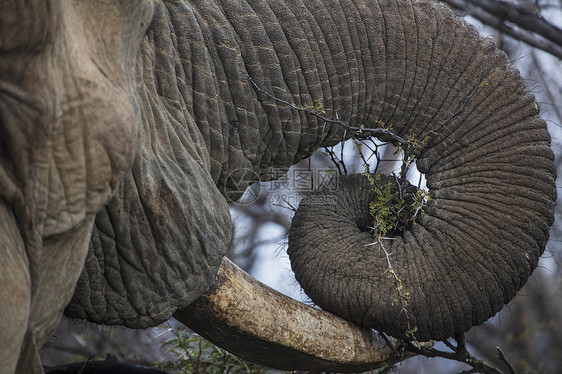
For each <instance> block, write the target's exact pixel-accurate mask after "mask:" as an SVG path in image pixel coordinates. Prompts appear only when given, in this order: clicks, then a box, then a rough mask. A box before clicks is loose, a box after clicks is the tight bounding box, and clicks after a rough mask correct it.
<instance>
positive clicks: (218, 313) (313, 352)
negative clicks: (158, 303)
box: [174, 257, 408, 372]
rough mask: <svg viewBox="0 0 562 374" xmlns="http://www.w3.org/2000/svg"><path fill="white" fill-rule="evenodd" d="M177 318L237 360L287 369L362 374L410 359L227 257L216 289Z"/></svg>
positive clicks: (373, 335) (179, 312) (374, 335)
mask: <svg viewBox="0 0 562 374" xmlns="http://www.w3.org/2000/svg"><path fill="white" fill-rule="evenodd" d="M174 317H175V318H176V319H178V320H179V321H180V322H182V323H184V324H186V325H187V326H189V327H190V328H191V329H192V330H194V331H195V332H197V333H198V334H200V335H201V336H203V337H204V338H205V339H207V340H209V341H211V342H214V343H217V344H218V343H219V342H220V345H221V347H223V348H225V349H227V350H228V351H230V352H232V353H234V354H235V355H237V356H240V357H242V358H244V359H247V360H249V361H252V362H255V363H258V364H262V365H266V366H268V367H273V368H276V369H281V370H313V371H339V372H357V371H365V370H369V369H376V368H379V367H381V366H385V365H389V364H391V363H392V362H396V361H401V360H403V359H404V358H405V357H408V354H406V356H403V355H397V354H396V353H394V352H395V351H393V350H392V348H391V347H389V346H388V345H387V343H386V342H385V340H384V339H383V338H382V337H380V336H379V335H378V334H377V333H376V332H374V331H373V330H371V329H369V328H362V327H359V326H358V325H356V324H354V323H352V322H349V321H346V320H344V319H342V318H340V317H337V316H335V315H333V314H330V313H328V312H325V311H323V310H320V309H315V308H313V307H310V306H308V305H306V304H303V303H301V302H298V301H296V300H294V299H291V298H290V297H288V296H285V295H283V294H281V293H279V292H277V291H275V290H273V289H271V288H270V287H268V286H266V285H264V284H263V283H261V282H259V281H257V280H256V279H255V278H253V277H252V276H250V275H249V274H247V273H246V272H244V271H243V270H242V269H240V268H239V267H238V266H236V265H235V264H234V263H232V262H231V261H230V260H229V259H227V258H226V257H224V258H223V260H222V264H221V267H220V269H219V271H218V274H217V277H216V279H215V281H214V283H213V284H212V286H211V288H210V289H209V290H208V291H207V292H206V293H204V294H203V295H201V296H200V297H199V298H198V299H197V300H195V301H194V302H193V303H191V304H190V305H189V306H187V307H185V308H182V309H179V310H177V311H176V313H175V314H174ZM397 342H398V341H396V340H393V343H394V344H395V345H396V343H397Z"/></svg>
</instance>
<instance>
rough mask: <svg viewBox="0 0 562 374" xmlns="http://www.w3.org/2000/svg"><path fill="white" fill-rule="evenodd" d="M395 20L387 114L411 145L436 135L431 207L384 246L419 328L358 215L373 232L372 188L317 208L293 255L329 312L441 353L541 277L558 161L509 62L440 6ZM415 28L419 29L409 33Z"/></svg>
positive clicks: (299, 225) (385, 16) (345, 189)
mask: <svg viewBox="0 0 562 374" xmlns="http://www.w3.org/2000/svg"><path fill="white" fill-rule="evenodd" d="M392 14H393V15H392V18H391V15H390V14H389V13H387V12H385V11H384V10H383V11H382V12H381V13H380V14H378V15H376V16H375V20H378V21H379V22H380V23H379V24H383V25H385V27H386V28H387V29H392V28H398V29H399V30H400V31H399V32H397V31H393V32H392V35H393V36H394V37H393V38H392V39H391V40H390V41H387V43H386V44H385V46H386V48H387V51H386V55H385V56H386V70H387V73H388V74H387V75H386V77H387V80H392V81H393V82H392V85H389V86H388V88H387V91H386V95H385V98H384V101H381V102H377V101H375V104H377V105H379V106H378V107H376V109H374V110H375V112H377V113H380V114H379V116H380V118H382V119H384V120H385V123H387V124H390V123H392V126H393V129H394V131H395V132H396V133H398V134H408V137H409V138H410V139H424V138H425V137H426V136H428V143H427V144H426V145H425V146H423V148H421V149H420V150H419V151H418V152H417V155H416V156H417V161H416V163H417V167H418V169H419V170H420V171H421V172H422V173H425V175H426V179H427V187H428V188H429V191H430V194H431V201H430V202H429V204H428V206H427V207H426V209H425V213H424V214H423V215H421V217H420V218H419V220H417V222H416V224H414V225H413V226H412V227H411V228H410V229H407V230H406V231H405V232H404V233H403V235H401V236H397V237H395V238H394V239H393V240H383V242H384V245H385V249H386V251H387V252H388V253H391V254H392V266H393V269H394V271H395V272H396V273H397V274H398V275H399V276H400V277H401V279H402V282H403V284H402V286H403V290H404V291H403V292H407V293H408V294H409V301H408V307H407V308H406V309H407V315H406V313H404V311H403V310H402V306H403V305H402V304H401V303H400V302H399V300H397V298H398V296H397V295H398V292H397V287H398V285H397V283H396V281H395V279H394V278H393V277H389V266H388V263H387V260H386V258H385V255H384V253H383V251H381V250H380V248H379V250H377V246H376V245H368V244H371V243H373V241H374V239H373V237H372V236H371V235H369V234H368V233H365V232H361V230H360V228H359V227H358V225H357V215H360V216H361V218H360V219H369V213H368V204H369V201H370V199H371V198H372V194H373V187H372V186H371V185H370V184H369V182H368V180H367V178H365V177H362V176H354V177H353V176H352V177H343V176H342V177H341V179H342V180H341V184H340V186H339V189H338V190H337V191H335V192H334V191H327V190H326V191H320V192H317V193H314V194H313V195H312V196H311V197H309V198H305V199H304V200H303V201H302V202H301V206H300V207H299V210H298V211H297V212H296V214H295V217H294V220H293V223H292V226H291V230H290V233H289V249H288V252H289V255H290V258H291V264H292V267H293V270H294V272H295V275H296V278H297V280H298V281H299V283H300V284H301V285H302V287H303V289H304V290H305V292H306V293H307V294H308V295H309V296H310V297H311V299H312V300H313V301H314V302H315V303H316V304H318V305H319V306H321V307H322V308H324V309H326V310H328V311H331V312H333V313H335V314H337V315H340V316H343V317H344V318H347V319H349V320H352V321H355V322H357V323H359V324H362V325H364V326H370V327H373V328H375V329H378V330H380V331H384V332H386V333H388V334H390V335H392V336H395V337H400V338H409V339H411V338H412V336H411V335H410V336H409V337H408V334H409V333H411V332H414V337H415V338H416V339H418V340H420V341H425V340H429V339H439V340H441V339H446V338H448V337H451V336H457V335H458V334H460V333H463V332H464V331H466V330H468V329H469V328H470V327H472V326H475V325H478V324H481V323H483V322H484V321H486V320H487V319H488V318H490V317H492V316H493V315H494V314H495V313H496V312H498V311H499V310H500V309H501V308H502V306H503V305H504V304H505V303H507V302H509V301H510V300H511V299H512V298H513V297H514V296H515V295H516V293H517V291H518V290H519V289H520V288H521V287H522V286H523V285H524V284H525V282H526V280H527V279H528V277H529V276H530V274H531V272H532V271H533V270H534V268H535V267H536V265H537V262H538V259H539V257H540V255H541V254H542V253H543V251H544V248H545V245H546V242H547V240H548V236H549V227H550V225H551V224H552V222H553V209H554V202H555V199H556V190H555V184H554V180H555V169H554V165H553V155H552V151H551V150H550V147H549V145H550V136H549V134H548V132H547V129H546V125H545V123H544V122H543V121H542V120H541V119H540V117H539V115H538V107H537V105H536V104H535V102H534V99H533V97H532V95H530V94H529V93H528V92H527V90H526V88H525V85H524V82H523V80H522V79H521V77H520V76H519V73H518V72H517V71H516V70H515V69H514V68H513V67H511V65H510V64H509V62H508V61H507V59H506V57H505V55H504V54H503V52H500V51H498V50H496V49H495V47H494V46H493V45H492V44H491V42H489V41H488V40H485V39H482V38H480V37H478V36H477V35H476V33H475V31H474V30H473V28H472V27H469V26H467V25H465V24H464V23H463V22H462V21H460V20H458V19H456V18H454V17H453V16H452V14H450V13H449V11H446V10H444V9H443V8H440V7H438V6H431V5H429V4H427V3H423V2H421V3H420V2H417V3H415V4H410V3H408V2H402V3H400V5H398V4H397V7H396V8H395V9H393V13H392ZM406 19H415V20H416V23H415V24H414V25H412V26H411V28H407V27H406V26H405V25H402V24H401V23H400V20H406ZM375 24H377V22H375ZM402 27H404V28H403V29H402ZM442 30H454V32H453V35H447V36H445V33H443V32H442ZM387 33H388V34H389V35H390V34H391V31H390V30H387ZM382 34H384V33H382ZM412 34H413V35H412ZM416 34H417V35H416ZM372 42H373V43H375V44H376V40H373V41H372ZM429 61H431V63H429ZM420 107H423V111H419V110H418V109H419V108H420ZM316 194H320V195H321V196H324V195H328V196H331V197H333V199H332V200H330V199H326V198H318V196H315V195H316ZM315 201H333V204H327V205H318V204H315V203H314V202H315ZM318 217H322V219H319V218H318Z"/></svg>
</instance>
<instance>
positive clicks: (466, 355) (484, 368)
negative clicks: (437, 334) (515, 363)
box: [404, 335, 516, 374]
mask: <svg viewBox="0 0 562 374" xmlns="http://www.w3.org/2000/svg"><path fill="white" fill-rule="evenodd" d="M455 340H456V341H457V346H456V347H455V346H453V345H452V344H451V343H448V342H447V343H445V344H446V345H447V346H448V347H450V348H451V349H452V350H453V352H447V351H440V350H438V349H435V348H426V347H423V346H417V345H415V344H412V343H410V342H404V344H405V348H406V351H409V352H413V353H417V354H419V355H422V356H425V357H441V358H446V359H448V360H453V361H458V362H462V363H464V364H467V365H469V366H471V367H472V369H470V370H465V371H463V372H461V373H459V374H469V373H482V374H503V373H502V372H501V371H500V370H498V369H496V368H494V367H492V366H489V365H488V364H486V363H485V362H484V361H481V360H479V359H477V358H475V357H474V356H472V355H471V354H470V352H468V350H467V349H466V345H465V342H464V335H462V336H459V337H457V338H455ZM504 357H505V356H504ZM506 361H507V358H506ZM504 362H505V361H504ZM506 364H507V363H506ZM510 365H511V364H508V367H509V366H510ZM510 374H516V373H515V372H513V371H511V368H510Z"/></svg>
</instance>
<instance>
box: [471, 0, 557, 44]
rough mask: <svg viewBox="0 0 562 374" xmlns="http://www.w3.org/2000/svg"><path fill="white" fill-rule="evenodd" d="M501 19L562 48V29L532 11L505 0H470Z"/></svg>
mask: <svg viewBox="0 0 562 374" xmlns="http://www.w3.org/2000/svg"><path fill="white" fill-rule="evenodd" d="M468 1H470V2H471V3H472V4H474V5H476V6H478V7H480V8H482V9H484V10H485V11H486V12H488V13H490V14H492V15H494V16H496V17H497V18H499V19H503V20H505V21H509V22H512V23H514V24H516V25H517V26H519V27H521V28H522V29H525V30H528V31H530V32H533V33H535V34H538V35H540V36H542V37H543V38H545V39H547V40H550V41H551V42H553V43H555V44H557V45H560V46H562V29H560V28H558V27H556V26H555V25H553V24H551V23H550V22H548V21H547V20H545V19H544V18H543V17H541V16H540V14H536V13H535V12H534V11H533V10H532V9H529V8H527V7H523V6H521V5H519V4H517V3H513V2H507V1H503V0H499V1H498V0H468Z"/></svg>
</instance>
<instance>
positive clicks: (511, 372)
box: [496, 347, 517, 374]
mask: <svg viewBox="0 0 562 374" xmlns="http://www.w3.org/2000/svg"><path fill="white" fill-rule="evenodd" d="M496 350H497V351H498V356H499V357H500V360H502V361H503V363H504V364H505V366H507V368H508V369H509V373H510V374H517V371H515V368H514V367H513V365H512V364H511V362H509V360H508V359H507V357H506V355H505V353H503V351H502V350H501V348H500V347H496Z"/></svg>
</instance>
